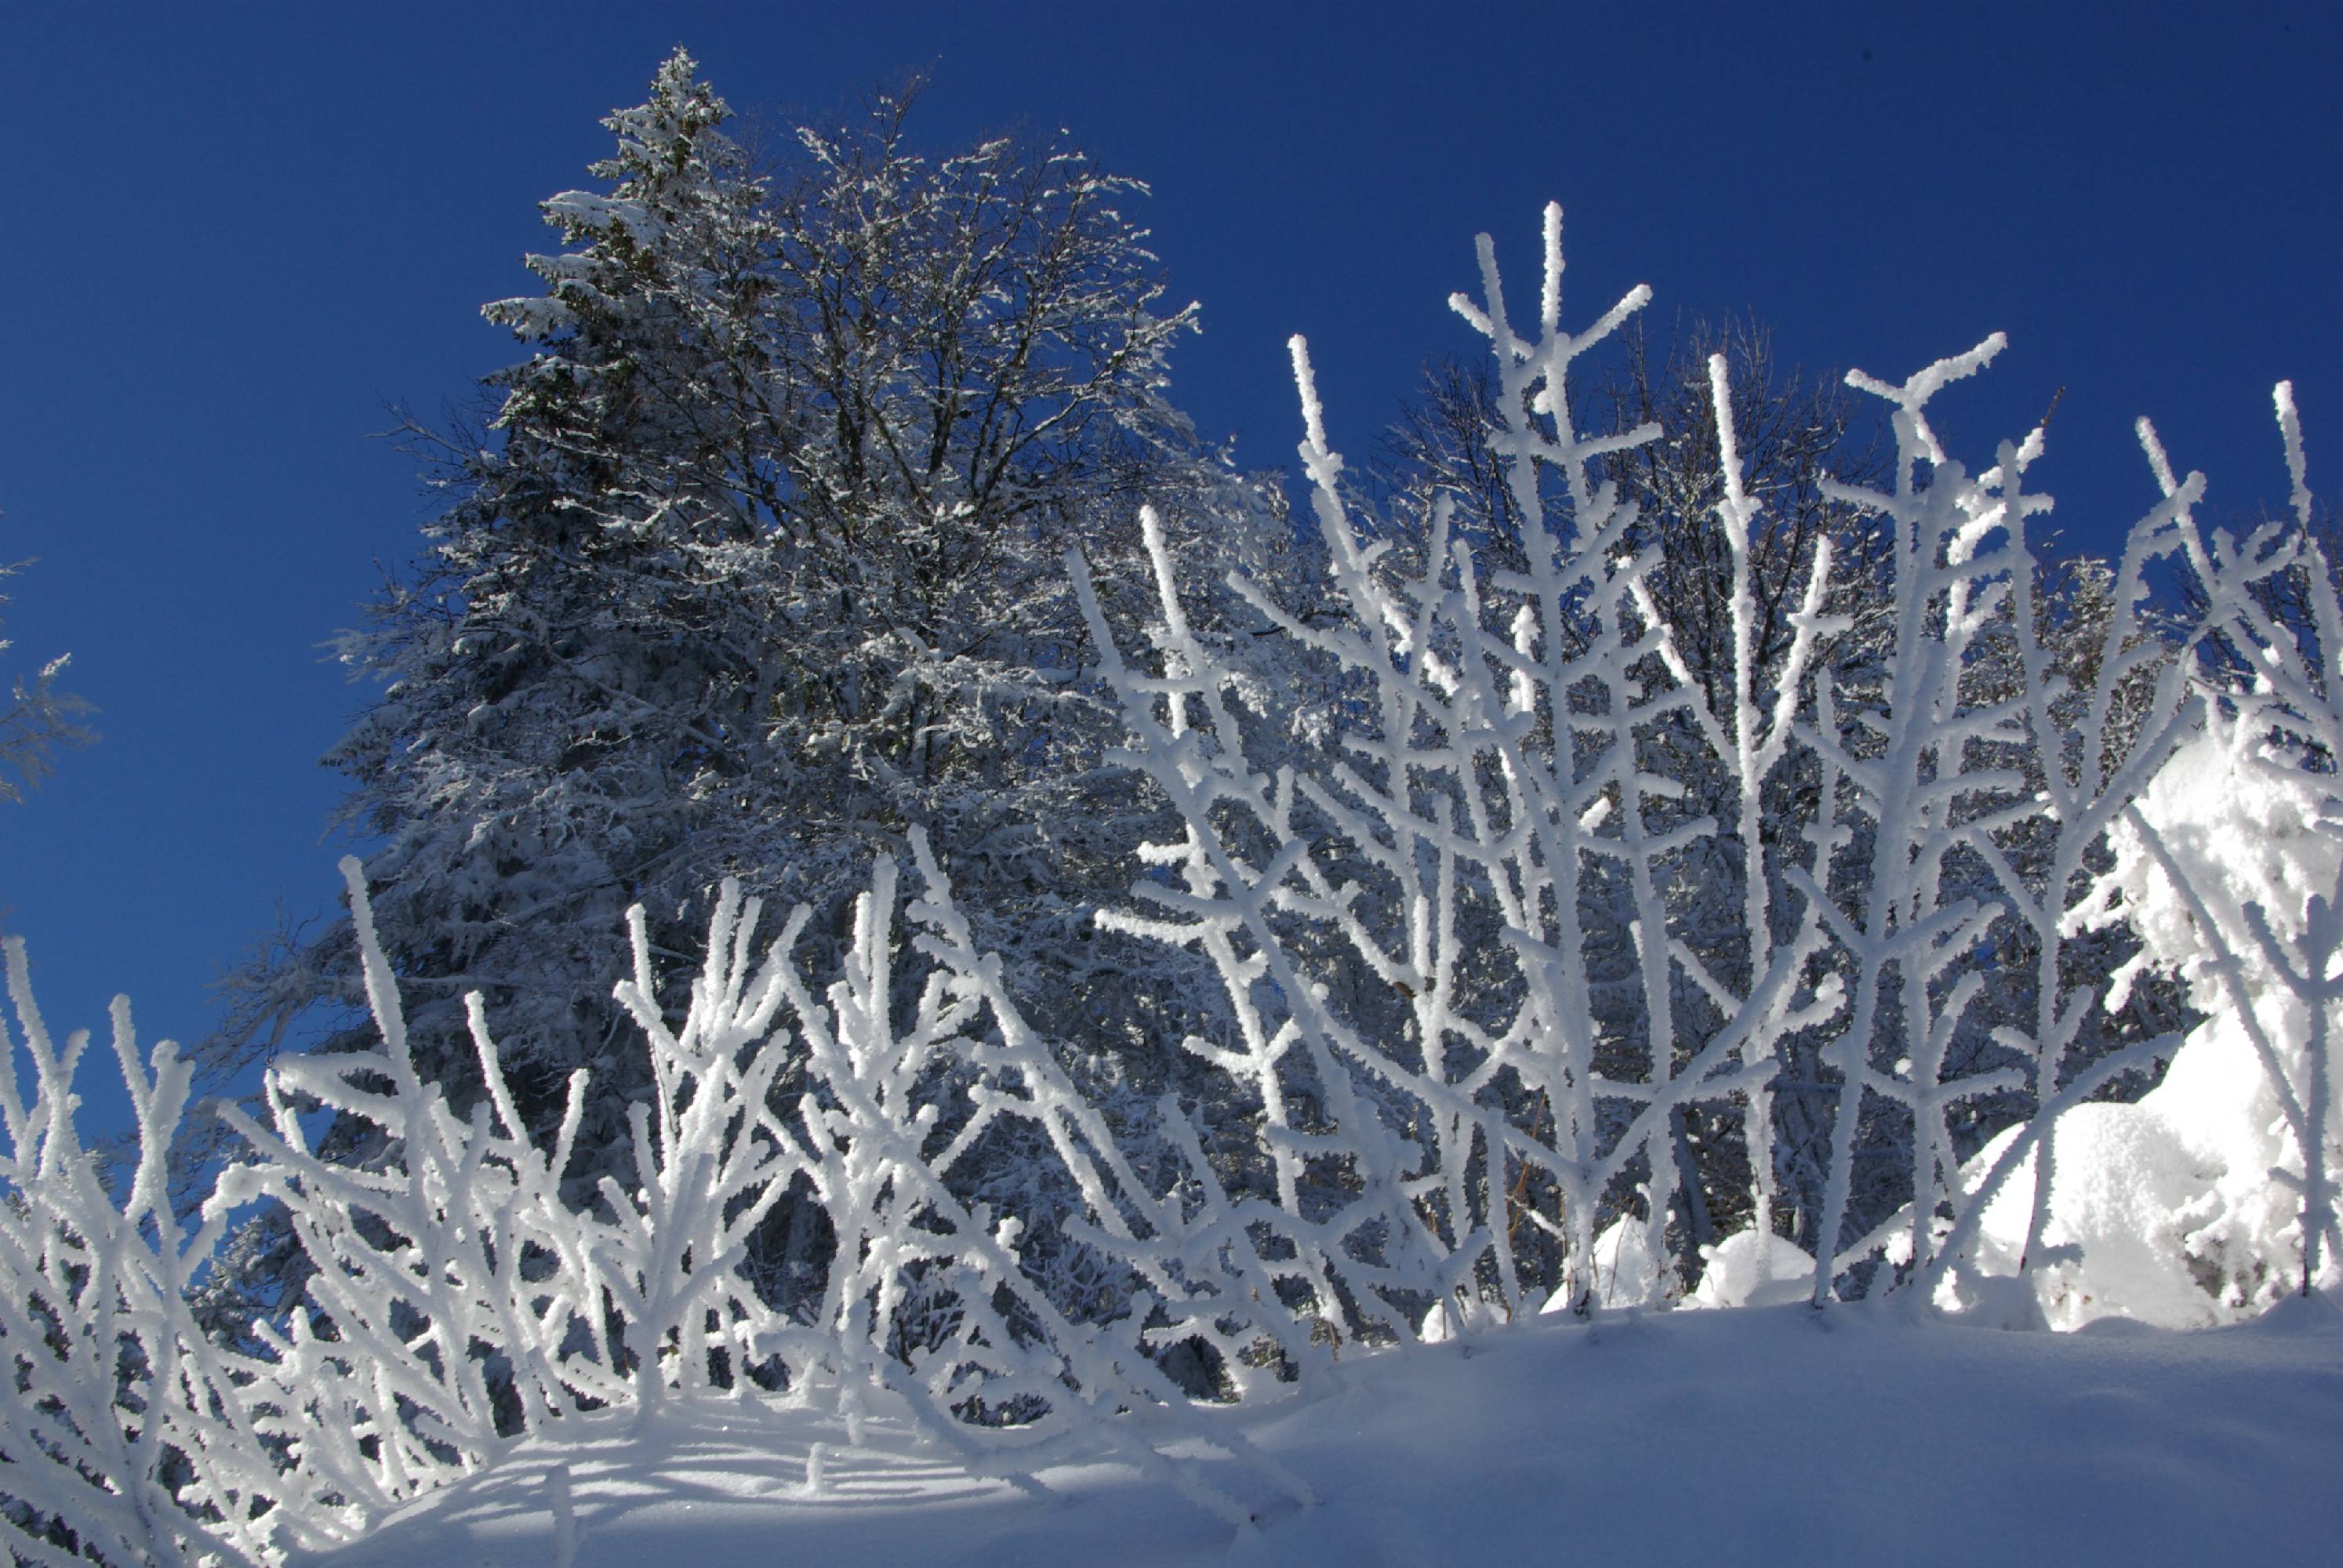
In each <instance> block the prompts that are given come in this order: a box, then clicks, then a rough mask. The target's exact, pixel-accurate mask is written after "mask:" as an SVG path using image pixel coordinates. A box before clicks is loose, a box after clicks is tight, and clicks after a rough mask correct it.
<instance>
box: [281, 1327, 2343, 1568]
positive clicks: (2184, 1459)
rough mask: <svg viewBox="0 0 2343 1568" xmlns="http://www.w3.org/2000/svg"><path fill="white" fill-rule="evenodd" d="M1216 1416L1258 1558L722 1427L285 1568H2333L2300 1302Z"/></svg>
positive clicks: (471, 1493)
mask: <svg viewBox="0 0 2343 1568" xmlns="http://www.w3.org/2000/svg"><path fill="white" fill-rule="evenodd" d="M1220 1419H1222V1420H1224V1421H1228V1422H1236V1423H1238V1424H1240V1425H1242V1427H1243V1428H1244V1429H1245V1430H1246V1431H1248V1432H1251V1433H1252V1435H1253V1436H1254V1437H1255V1438H1256V1439H1257V1440H1258V1442H1260V1444H1261V1446H1262V1449H1263V1450H1264V1451H1266V1452H1269V1453H1271V1454H1272V1455H1274V1456H1275V1457H1276V1458H1278V1459H1280V1460H1282V1461H1283V1462H1286V1463H1287V1464H1289V1465H1291V1466H1292V1468H1293V1469H1294V1470H1296V1471H1298V1472H1299V1473H1301V1474H1302V1476H1303V1477H1304V1478H1305V1479H1306V1480H1307V1481H1308V1482H1309V1483H1310V1485H1311V1487H1312V1490H1313V1491H1314V1492H1315V1493H1317V1495H1318V1498H1319V1503H1318V1504H1317V1506H1315V1507H1312V1508H1300V1507H1296V1506H1294V1505H1292V1504H1291V1503H1280V1502H1273V1501H1269V1500H1266V1499H1264V1507H1263V1510H1262V1516H1261V1523H1260V1526H1259V1528H1258V1530H1257V1531H1256V1532H1253V1533H1250V1534H1249V1535H1247V1536H1245V1537H1242V1538H1238V1537H1232V1534H1231V1533H1230V1532H1229V1530H1228V1529H1227V1528H1226V1527H1225V1526H1223V1525H1221V1524H1219V1523H1216V1522H1215V1521H1213V1520H1212V1519H1209V1518H1207V1517H1205V1516H1204V1515H1203V1514H1202V1513H1199V1512H1197V1511H1196V1510H1195V1509H1193V1508H1192V1507H1190V1506H1189V1505H1188V1504H1187V1503H1183V1502H1182V1501H1181V1500H1180V1499H1179V1498H1177V1497H1175V1496H1173V1495H1172V1493H1170V1492H1169V1491H1168V1490H1165V1489H1163V1488H1161V1487H1158V1486H1152V1485H1148V1484H1144V1483H1139V1482H1136V1481H1134V1480H1133V1479H1131V1476H1130V1474H1129V1473H1127V1472H1123V1471H1118V1470H1111V1469H1105V1468H1090V1469H1069V1470H1064V1471H1059V1472H1053V1473H1048V1474H1046V1475H1045V1477H1044V1480H1045V1481H1046V1483H1048V1484H1049V1485H1050V1486H1051V1489H1052V1490H1053V1491H1054V1492H1056V1493H1059V1494H1060V1497H1059V1499H1058V1500H1056V1501H1054V1502H1048V1503H1044V1502H1036V1501H1034V1500H1032V1499H1029V1498H1026V1497H1022V1496H1020V1495H1018V1494H1017V1493H1014V1492H1012V1491H1011V1489H1010V1488H1009V1487H1007V1486H1006V1485H1003V1484H999V1483H992V1484H986V1483H970V1481H968V1480H967V1479H966V1478H965V1476H964V1475H962V1474H961V1473H959V1472H958V1471H956V1470H955V1469H954V1467H953V1466H952V1465H951V1464H950V1463H949V1462H945V1461H942V1460H940V1459H939V1458H938V1457H936V1456H935V1455H933V1454H932V1453H930V1452H923V1451H922V1450H921V1448H920V1446H919V1445H918V1444H917V1443H916V1442H911V1441H910V1440H909V1438H908V1434H907V1432H905V1430H904V1429H903V1428H902V1427H900V1426H899V1425H896V1424H893V1423H890V1422H874V1423H872V1425H871V1426H870V1428H869V1429H867V1430H866V1432H865V1440H866V1441H865V1445H864V1446H863V1447H861V1448H849V1447H848V1446H846V1444H845V1442H844V1432H843V1431H842V1429H841V1428H840V1423H839V1422H837V1421H836V1419H835V1418H833V1417H830V1416H826V1415H819V1414H815V1413H813V1412H770V1413H764V1412H758V1411H756V1410H754V1409H751V1408H749V1407H743V1406H740V1405H737V1404H731V1403H729V1402H728V1403H715V1402H710V1403H707V1404H704V1405H699V1406H696V1407H693V1409H692V1410H691V1411H690V1412H689V1413H684V1412H675V1413H670V1414H668V1415H665V1416H662V1417H659V1418H655V1419H652V1420H650V1421H647V1422H643V1423H642V1424H640V1425H637V1424H635V1423H633V1422H632V1421H631V1420H629V1419H628V1418H622V1417H619V1418H611V1419H609V1420H608V1421H607V1422H601V1423H600V1424H599V1425H598V1427H597V1428H595V1429H594V1430H595V1435H594V1436H593V1437H592V1438H590V1439H587V1440H583V1441H579V1442H572V1443H566V1444H560V1445H538V1444H531V1445H529V1446H527V1447H524V1448H523V1449H522V1450H520V1451H519V1452H518V1453H516V1454H514V1455H513V1456H512V1457H511V1458H510V1459H508V1460H507V1461H506V1462H504V1463H502V1464H501V1465H499V1466H498V1467H497V1468H496V1469H494V1470H492V1471H490V1472H488V1473H486V1474H484V1475H483V1476H481V1477H479V1478H478V1479H477V1480H475V1481H470V1482H466V1483H460V1484H458V1485H457V1486H455V1487H453V1488H451V1489H450V1490H448V1491H447V1492H446V1493H442V1494H440V1495H438V1496H437V1497H434V1498H432V1499H430V1500H428V1501H427V1502H425V1503H420V1504H418V1505H417V1506H416V1507H415V1508H414V1509H412V1510H411V1511H409V1512H408V1513H403V1514H400V1515H397V1516H396V1517H394V1518H392V1519H390V1520H388V1521H387V1522H386V1523H384V1524H383V1526H382V1527H381V1528H380V1529H379V1530H378V1531H377V1532H375V1533H372V1534H370V1535H369V1536H368V1537H367V1540H366V1541H364V1542H363V1543H359V1544H357V1545H356V1546H352V1547H349V1548H347V1549H345V1550H343V1551H342V1552H340V1553H335V1554H332V1555H331V1556H330V1557H326V1558H317V1559H299V1560H297V1561H303V1562H308V1563H316V1564H318V1565H320V1568H322V1564H324V1563H331V1564H333V1568H377V1565H378V1568H414V1565H416V1564H420V1563H447V1564H464V1565H466V1568H469V1565H471V1564H475V1563H478V1564H482V1565H485V1568H541V1565H542V1568H550V1565H552V1564H557V1563H562V1564H574V1565H575V1568H625V1565H631V1564H636V1563H689V1565H690V1568H749V1565H750V1564H756V1565H759V1568H761V1565H763V1564H768V1563H777V1562H804V1563H923V1564H937V1565H940V1564H946V1563H1039V1564H1044V1565H1059V1564H1064V1565H1071V1564H1078V1563H1118V1564H1131V1565H1134V1568H1135V1565H1141V1564H1157V1563H1161V1564H1171V1563H1343V1564H1358V1565H1361V1568H1364V1565H1368V1564H1375V1563H1394V1564H1396V1563H1549V1562H1558V1561H1572V1562H1582V1563H1627V1562H1644V1561H1665V1562H1680V1561H1694V1562H1704V1561H1709V1560H1712V1559H1714V1560H1720V1561H1740V1562H1750V1563H1774V1562H1792V1561H1796V1562H1803V1563H1856V1562H1862V1563H1962V1564H1974V1563H2056V1564H2061V1565H2064V1568H2080V1565H2084V1564H2097V1563H2107V1564H2153V1563H2198V1564H2214V1563H2279V1562H2289V1563H2316V1562H2328V1561H2332V1560H2333V1556H2334V1553H2336V1551H2337V1549H2338V1503H2337V1500H2336V1491H2335V1478H2336V1477H2337V1476H2338V1474H2343V1318H2338V1314H2337V1312H2336V1309H2335V1308H2334V1307H2332V1306H2330V1305H2328V1304H2327V1303H2326V1302H2323V1301H2316V1300H2309V1301H2306V1300H2303V1299H2301V1298H2293V1299H2289V1300H2288V1302H2285V1303H2283V1304H2281V1305H2280V1306H2279V1307H2278V1309H2277V1310H2276V1311H2275V1312H2272V1313H2271V1314H2270V1315H2269V1316H2268V1317H2267V1318H2265V1319H2263V1320H2261V1321H2260V1322H2254V1323H2248V1324H2242V1325H2238V1326H2236V1327H2231V1328H2225V1329H2215V1330H2207V1331H2203V1332H2194V1333H2174V1332H2165V1331H2161V1330H2156V1329H2149V1328H2145V1327H2141V1326H2138V1325H2137V1324H2131V1323H2124V1322H2107V1323H2103V1324H2100V1325H2098V1326H2097V1328H2096V1329H2094V1330H2091V1331H2088V1332H2083V1333H2079V1334H2059V1335H2048V1334H2039V1333H2032V1334H2017V1333H2000V1332H1992V1331H1989V1330H1979V1329H1969V1328H1961V1327H1956V1326H1951V1325H1948V1324H1945V1323H1940V1322H1939V1323H1915V1322H1910V1321H1909V1320H1906V1319H1904V1318H1902V1317H1900V1316H1898V1315H1896V1314H1893V1313H1890V1312H1882V1311H1879V1310H1875V1309H1865V1308H1855V1309H1846V1310H1841V1311H1836V1312H1832V1313H1830V1314H1828V1315H1827V1316H1824V1315H1820V1314H1817V1313H1816V1312H1814V1310H1813V1309H1811V1308H1809V1307H1805V1306H1792V1307H1775V1308H1753V1309H1748V1310H1744V1311H1735V1312H1673V1313H1666V1314H1649V1313H1637V1314H1623V1315H1617V1316H1613V1315H1607V1314H1606V1315H1604V1316H1601V1317H1599V1318H1597V1319H1596V1320H1595V1321H1594V1322H1593V1323H1592V1324H1587V1325H1582V1324H1579V1323H1575V1322H1570V1321H1568V1320H1566V1319H1565V1318H1564V1317H1562V1316H1561V1315H1559V1314H1555V1315H1549V1316H1547V1317H1545V1318H1544V1319H1543V1320H1542V1321H1541V1322H1538V1323H1537V1324H1535V1325H1534V1326H1533V1327H1529V1328H1526V1329H1524V1330H1523V1331H1522V1332H1513V1333H1501V1334H1497V1335H1494V1336H1492V1337H1489V1338H1485V1339H1482V1340H1477V1341H1473V1342H1469V1343H1451V1344H1444V1345H1432V1346H1423V1347H1418V1348H1415V1349H1412V1350H1408V1351H1404V1352H1394V1353H1392V1354H1387V1355H1381V1356H1373V1357H1369V1358H1366V1359H1365V1360H1363V1361H1361V1362H1357V1363H1355V1364H1352V1365H1348V1366H1345V1367H1343V1368H1342V1370H1341V1371H1340V1372H1338V1373H1336V1374H1335V1375H1334V1376H1333V1377H1332V1378H1330V1379H1329V1380H1328V1382H1327V1383H1326V1384H1325V1386H1324V1387H1323V1388H1322V1390H1320V1391H1319V1392H1316V1393H1314V1394H1312V1395H1311V1396H1310V1397H1308V1398H1307V1399H1305V1400H1302V1401H1300V1402H1296V1403H1293V1404H1288V1405H1270V1406H1266V1407H1264V1408H1262V1409H1259V1410H1250V1409H1249V1410H1242V1411H1232V1412H1225V1413H1224V1414H1223V1415H1222V1417H1221V1418H1220ZM816 1443H822V1444H825V1445H827V1452H826V1454H825V1458H824V1461H823V1462H822V1463H821V1465H820V1481H819V1483H818V1484H817V1485H815V1486H813V1487H809V1485H808V1470H807V1456H808V1451H809V1448H810V1447H811V1446H812V1445H814V1444H816ZM564 1467H566V1469H567V1474H568V1483H567V1484H568V1495H569V1503H568V1512H569V1514H570V1521H571V1522H570V1523H563V1518H562V1515H563V1512H564V1509H563V1503H562V1501H561V1499H562V1494H563V1483H562V1482H561V1481H560V1480H559V1479H558V1476H557V1473H558V1472H559V1471H561V1470H562V1469H563V1468H564ZM1223 1480H1224V1481H1225V1483H1226V1484H1227V1485H1229V1486H1230V1487H1231V1488H1232V1489H1234V1490H1239V1491H1242V1490H1244V1479H1243V1477H1242V1476H1239V1475H1235V1474H1229V1475H1227V1476H1225V1477H1223ZM573 1553H574V1554H573Z"/></svg>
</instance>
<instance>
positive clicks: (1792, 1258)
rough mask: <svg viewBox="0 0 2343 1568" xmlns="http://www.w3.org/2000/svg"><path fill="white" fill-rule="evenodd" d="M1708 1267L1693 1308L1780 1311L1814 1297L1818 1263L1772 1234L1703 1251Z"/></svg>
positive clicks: (1740, 1237) (1744, 1236) (1739, 1234)
mask: <svg viewBox="0 0 2343 1568" xmlns="http://www.w3.org/2000/svg"><path fill="white" fill-rule="evenodd" d="M1701 1256H1702V1258H1704V1260H1705V1261H1706V1262H1707V1267H1706V1268H1705V1269H1704V1270H1703V1271H1702V1273H1701V1276H1700V1283H1699V1284H1698V1285H1697V1286H1695V1287H1694V1290H1693V1292H1692V1295H1691V1296H1690V1297H1689V1298H1687V1299H1686V1301H1685V1302H1684V1304H1685V1305H1686V1306H1689V1307H1780V1306H1787V1305H1789V1304H1790V1303H1791V1302H1803V1301H1805V1300H1807V1299H1809V1297H1810V1296H1811V1294H1812V1292H1813V1291H1814V1283H1815V1260H1814V1258H1813V1257H1812V1255H1810V1254H1809V1253H1808V1252H1807V1251H1805V1248H1803V1247H1801V1246H1799V1245H1798V1244H1797V1243H1796V1242H1795V1241H1785V1239H1783V1238H1782V1237H1780V1236H1776V1235H1775V1234H1773V1233H1772V1232H1771V1231H1735V1233H1734V1234H1732V1235H1730V1236H1727V1237H1726V1238H1725V1240H1724V1241H1719V1242H1717V1243H1716V1244H1715V1245H1714V1246H1711V1247H1704V1248H1702V1249H1701Z"/></svg>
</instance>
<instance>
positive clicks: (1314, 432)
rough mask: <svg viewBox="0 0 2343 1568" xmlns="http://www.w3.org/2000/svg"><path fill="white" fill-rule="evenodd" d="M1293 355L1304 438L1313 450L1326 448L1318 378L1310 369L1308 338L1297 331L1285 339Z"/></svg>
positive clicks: (1294, 383) (1324, 422) (1323, 413)
mask: <svg viewBox="0 0 2343 1568" xmlns="http://www.w3.org/2000/svg"><path fill="white" fill-rule="evenodd" d="M1285 347H1287V348H1288V349H1289V350H1291V351H1292V355H1293V385H1294V387H1295V388H1296V389H1297V390H1299V391H1300V392H1301V394H1302V427H1303V429H1304V431H1305V432H1306V433H1307V434H1306V437H1305V439H1306V440H1307V442H1308V444H1309V446H1310V447H1311V448H1312V450H1314V451H1319V452H1323V451H1324V450H1325V449H1326V410H1325V409H1324V407H1322V406H1321V405H1320V403H1319V401H1318V378H1317V377H1315V376H1313V375H1312V374H1311V370H1310V340H1309V339H1308V338H1306V337H1302V334H1300V333H1299V332H1297V333H1295V334H1294V335H1293V336H1292V337H1289V338H1287V339H1286V340H1285Z"/></svg>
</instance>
